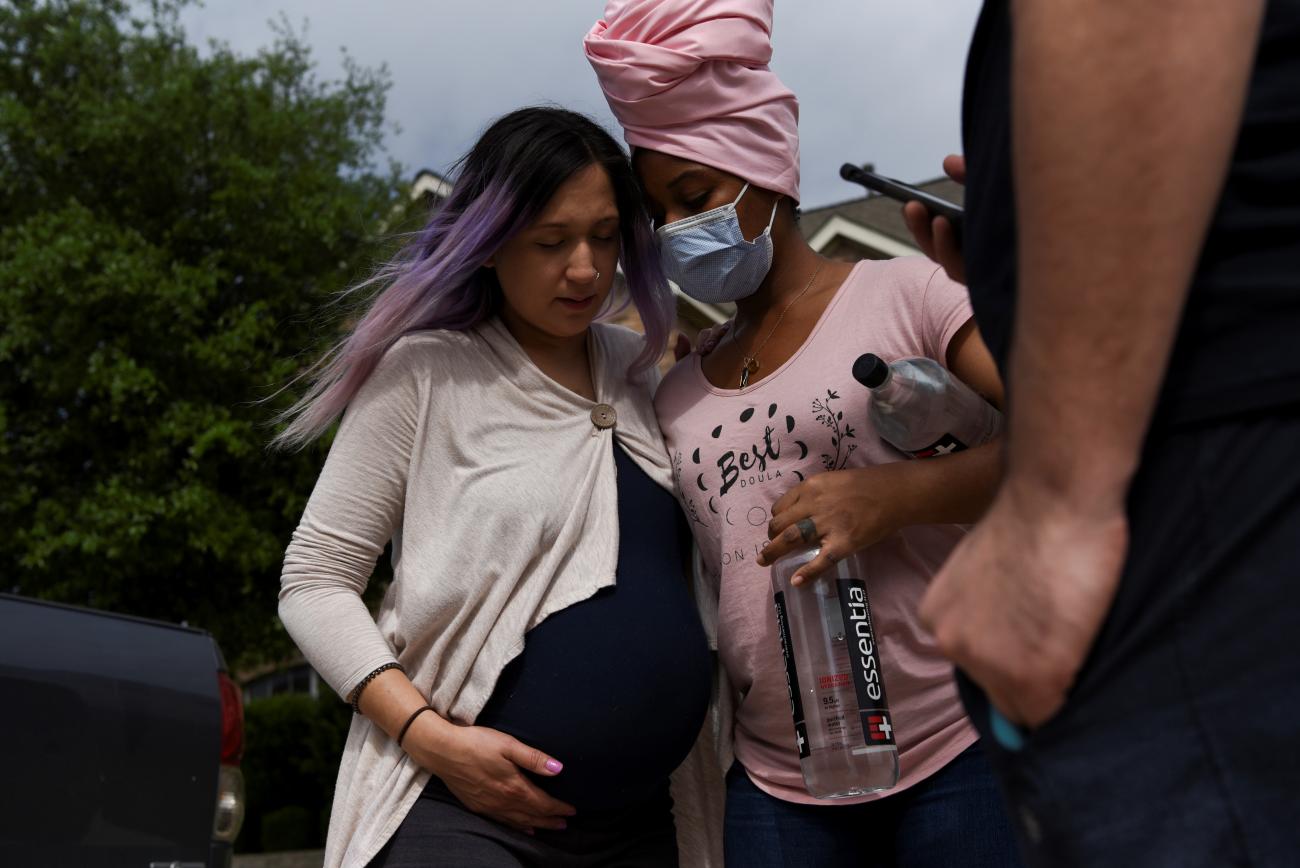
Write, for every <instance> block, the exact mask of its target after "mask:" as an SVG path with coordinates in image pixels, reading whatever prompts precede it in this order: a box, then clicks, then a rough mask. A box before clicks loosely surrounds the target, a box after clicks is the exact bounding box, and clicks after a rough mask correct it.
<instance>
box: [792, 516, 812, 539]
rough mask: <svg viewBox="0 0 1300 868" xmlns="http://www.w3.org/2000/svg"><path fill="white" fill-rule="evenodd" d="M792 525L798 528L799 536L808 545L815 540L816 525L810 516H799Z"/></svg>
mask: <svg viewBox="0 0 1300 868" xmlns="http://www.w3.org/2000/svg"><path fill="white" fill-rule="evenodd" d="M794 526H795V527H797V528H799V537H800V538H801V539H802V540H803V541H804V542H806V543H808V545H813V544H814V543H816V542H817V525H816V524H814V523H813V520H812V519H811V518H801V519H799V520H798V521H796V522H795V523H794Z"/></svg>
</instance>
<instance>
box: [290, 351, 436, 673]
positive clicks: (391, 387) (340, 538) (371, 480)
mask: <svg viewBox="0 0 1300 868" xmlns="http://www.w3.org/2000/svg"><path fill="white" fill-rule="evenodd" d="M418 351H419V348H418V347H417V346H412V345H411V344H408V343H405V342H399V343H398V344H397V345H395V346H394V347H393V348H392V349H391V350H389V352H388V353H387V354H386V355H385V356H384V358H383V359H382V360H381V361H380V363H379V365H378V367H377V368H376V369H375V371H374V372H373V373H372V374H371V375H370V378H369V379H368V380H367V381H366V382H365V384H364V385H363V386H362V388H361V390H360V391H359V392H358V393H357V395H356V396H355V397H354V398H353V400H352V402H351V403H350V404H349V405H348V409H347V412H346V413H345V414H344V417H343V421H342V422H341V423H340V425H339V429H338V433H337V435H336V436H335V438H334V443H333V445H332V446H331V448H330V452H329V457H328V458H327V459H326V461H325V466H324V468H323V469H322V470H321V474H320V478H319V479H317V481H316V487H315V489H314V490H313V491H312V494H311V498H310V500H309V501H308V503H307V508H306V510H305V511H304V512H303V516H302V520H301V521H300V522H299V524H298V528H297V530H295V531H294V534H293V540H292V542H290V544H289V547H288V549H287V551H286V552H285V556H284V570H283V573H282V574H281V578H280V606H279V610H280V619H281V621H283V622H284V626H285V629H287V630H288V631H289V635H290V636H292V637H293V640H294V641H295V642H296V643H297V644H298V647H299V648H300V649H301V650H302V653H303V655H304V656H305V657H306V658H307V661H308V662H309V663H311V665H312V666H313V667H314V668H315V669H316V671H317V672H319V673H320V675H321V677H322V678H324V679H325V681H326V682H328V683H329V685H330V686H331V687H332V688H334V690H335V691H337V692H338V694H339V695H340V696H342V697H344V698H347V697H348V695H349V694H350V693H351V691H352V690H353V689H354V688H355V687H356V686H357V684H358V683H359V682H360V681H361V679H363V678H364V677H365V676H366V675H368V674H369V673H371V672H373V671H374V670H375V669H377V668H378V667H380V666H382V665H383V664H385V663H390V662H394V661H395V659H396V658H395V656H394V653H393V649H392V648H390V647H389V645H388V643H387V642H386V641H385V639H384V637H383V635H382V634H381V632H380V630H379V628H378V627H377V626H376V624H375V621H374V618H373V617H372V616H371V614H370V612H369V611H368V610H367V609H366V606H365V604H364V603H363V602H362V600H361V594H362V592H363V591H364V590H365V588H366V584H367V582H368V581H369V579H370V575H371V573H372V571H373V570H374V566H375V562H376V560H378V558H379V556H380V554H381V553H382V552H383V550H384V546H385V545H386V544H387V543H388V541H389V540H390V539H392V537H393V534H394V532H395V531H396V530H397V529H398V528H399V527H400V525H401V522H402V513H403V505H404V503H405V499H406V480H407V474H408V470H409V467H410V463H411V454H412V449H413V448H414V443H415V438H416V432H417V430H418V428H419V417H420V413H421V407H422V406H423V401H422V399H421V394H420V393H421V387H420V383H419V382H418V378H417V377H416V369H417V362H416V361H415V359H414V356H415V355H417V354H418Z"/></svg>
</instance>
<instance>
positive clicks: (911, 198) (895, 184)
mask: <svg viewBox="0 0 1300 868" xmlns="http://www.w3.org/2000/svg"><path fill="white" fill-rule="evenodd" d="M840 177H841V178H843V179H844V180H846V181H852V182H854V183H855V184H861V185H862V186H864V187H866V188H867V189H868V190H874V191H875V192H877V193H880V194H881V195H882V196H888V197H889V198H890V199H895V200H897V201H899V202H903V203H907V202H920V203H921V204H922V205H924V206H925V210H927V211H929V212H930V216H932V217H947V218H948V220H949V221H950V222H951V223H952V225H953V228H954V229H956V230H958V232H960V231H961V219H962V214H963V211H962V208H961V206H960V205H957V204H955V203H953V202H949V201H948V200H947V199H940V198H939V197H938V196H934V195H931V194H930V193H927V192H925V191H924V190H922V189H920V188H919V187H913V186H912V185H911V184H904V183H903V182H902V181H896V180H894V179H893V178H886V177H885V176H884V175H878V174H876V173H875V172H871V171H868V170H866V169H863V168H862V167H860V166H855V165H853V164H852V163H845V164H844V165H843V166H840Z"/></svg>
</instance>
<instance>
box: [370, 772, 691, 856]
mask: <svg viewBox="0 0 1300 868" xmlns="http://www.w3.org/2000/svg"><path fill="white" fill-rule="evenodd" d="M443 865H445V866H454V868H677V834H676V830H675V828H674V826H673V816H672V799H671V798H669V796H668V786H667V781H665V782H664V791H663V793H662V794H661V795H657V796H656V797H655V798H653V799H651V800H649V801H648V802H646V803H644V804H640V805H636V806H633V807H629V808H626V809H622V810H618V811H610V812H582V813H579V815H578V816H575V817H570V818H569V827H568V828H567V829H565V830H564V831H562V832H555V831H549V830H546V829H538V830H537V834H536V835H525V834H523V833H522V832H516V831H515V830H514V829H511V828H509V827H507V826H503V825H501V824H500V823H497V822H494V821H492V820H489V819H487V818H486V817H481V816H479V815H478V814H475V813H473V812H471V811H470V810H469V809H468V808H466V807H465V806H464V805H462V804H461V803H460V801H459V800H458V799H457V798H456V797H455V796H454V795H452V793H451V791H450V790H448V789H447V787H446V785H445V784H443V783H442V781H440V780H438V779H437V778H431V779H430V781H429V785H428V786H427V787H426V788H425V790H424V793H423V794H422V795H421V796H420V798H419V799H417V800H416V802H415V805H414V806H413V807H412V808H411V811H410V813H409V814H407V815H406V819H404V820H403V821H402V825H401V826H399V827H398V829H397V831H396V832H395V833H394V834H393V837H392V838H391V839H390V840H389V842H388V843H387V844H386V845H385V846H384V849H382V850H380V851H379V855H377V856H376V857H375V858H374V860H373V861H372V862H371V863H370V868H430V866H443Z"/></svg>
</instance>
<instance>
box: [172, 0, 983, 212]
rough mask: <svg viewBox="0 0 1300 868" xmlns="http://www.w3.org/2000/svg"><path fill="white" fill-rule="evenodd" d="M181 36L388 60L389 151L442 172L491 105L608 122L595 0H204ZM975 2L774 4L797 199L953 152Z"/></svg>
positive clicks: (908, 175) (820, 199) (931, 163)
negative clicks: (303, 43)
mask: <svg viewBox="0 0 1300 868" xmlns="http://www.w3.org/2000/svg"><path fill="white" fill-rule="evenodd" d="M206 3H207V5H206V6H205V7H203V8H197V9H191V10H189V11H187V12H186V14H185V15H184V16H183V21H184V23H185V26H186V29H187V30H188V31H189V34H190V37H191V39H193V40H194V41H197V42H206V41H207V40H208V39H209V38H216V39H220V40H223V41H226V42H228V43H230V45H231V47H233V48H234V49H235V50H237V51H240V52H247V53H251V52H253V51H255V50H256V49H257V48H259V47H261V46H263V45H266V44H268V43H269V42H270V41H271V39H272V33H271V28H270V26H269V25H268V22H269V21H270V19H271V18H272V17H275V16H277V15H278V14H279V13H281V12H283V13H284V14H285V15H287V16H288V19H289V21H290V23H291V24H293V25H294V26H295V27H297V28H299V29H300V30H301V28H302V25H303V23H304V22H306V28H307V29H306V37H307V41H308V42H309V43H310V44H311V45H312V46H313V49H314V53H315V57H316V60H317V63H318V64H319V69H320V72H321V74H322V75H323V76H324V77H327V78H333V77H337V76H338V75H339V73H340V70H341V68H342V64H341V61H340V57H341V55H340V49H341V48H343V47H346V48H347V50H348V52H349V53H350V54H351V55H352V56H353V57H355V58H356V59H357V60H358V61H360V62H361V63H362V64H363V65H365V66H379V65H380V64H385V63H386V64H387V65H388V68H389V70H390V72H391V75H392V82H393V87H392V90H391V92H390V94H389V102H388V119H389V122H390V124H392V125H395V126H396V127H398V128H400V129H395V130H393V131H391V132H390V133H389V136H388V142H387V144H388V150H389V152H390V153H391V155H392V156H393V157H395V158H396V159H398V160H399V161H400V162H401V163H402V164H403V165H404V166H405V167H406V168H407V169H409V170H410V171H412V172H414V171H415V170H417V169H420V168H430V169H433V170H434V171H439V172H441V171H443V170H445V169H446V167H447V166H448V165H449V164H450V163H451V162H452V161H453V160H455V159H456V157H458V156H459V155H460V154H461V153H462V152H463V151H465V150H466V149H468V147H469V146H470V145H471V144H472V143H473V141H474V139H475V137H476V136H477V135H478V134H479V133H480V132H481V131H482V130H483V128H484V127H485V126H486V125H487V123H488V122H489V121H490V120H491V119H492V118H494V117H496V116H498V115H500V114H503V113H505V112H508V111H510V110H511V109H514V108H518V107H519V106H523V105H529V104H533V103H538V102H554V103H559V104H561V105H564V106H566V107H568V108H572V109H576V110H578V111H581V112H584V113H586V114H589V115H591V116H593V117H595V118H596V119H597V120H598V121H599V122H601V123H603V124H604V125H605V126H606V127H608V128H609V129H610V130H611V131H613V132H615V133H616V135H617V137H618V138H619V139H620V140H621V138H622V137H621V135H619V134H618V128H617V125H616V124H615V122H614V118H613V115H611V114H610V113H609V109H608V108H607V107H606V105H605V100H604V98H603V97H602V96H601V94H600V90H599V88H598V87H597V86H596V78H595V75H594V74H593V73H592V71H591V67H590V66H589V65H588V64H587V61H586V58H585V57H584V55H583V53H582V37H583V36H584V35H585V34H586V32H587V30H588V29H590V27H591V25H592V23H593V22H595V21H596V19H597V18H599V17H600V14H601V11H602V10H603V9H604V2H603V0H494V2H483V0H433V2H430V0H424V2H420V0H365V2H363V0H206ZM978 9H979V0H778V2H777V4H776V22H775V25H774V31H775V32H774V34H773V41H774V45H775V56H774V57H773V60H772V68H773V69H774V70H775V71H776V73H777V74H778V75H779V76H780V77H781V78H782V80H783V81H784V82H785V83H786V84H787V85H788V86H789V87H790V88H791V89H792V90H793V91H794V92H795V94H797V95H798V97H799V102H800V123H799V129H800V136H801V147H802V149H803V183H802V188H803V205H804V207H805V208H809V207H816V206H818V205H825V204H829V203H831V202H837V201H841V200H844V199H849V198H853V197H854V196H857V195H860V192H861V191H860V189H859V188H856V187H854V186H852V185H849V184H846V183H845V182H843V181H841V180H840V179H839V174H838V170H839V166H840V164H841V163H842V162H844V161H846V160H851V161H854V162H859V163H861V162H868V161H869V162H874V163H875V164H876V168H877V170H878V171H880V172H883V173H885V174H888V175H894V176H896V177H899V178H902V179H904V180H909V181H916V180H922V179H927V178H932V177H935V176H937V175H939V174H941V172H942V169H941V167H940V160H942V159H943V156H944V155H945V154H948V153H952V152H956V151H958V150H960V142H961V137H960V103H961V78H962V70H963V67H964V65H965V62H966V48H967V45H968V43H969V41H970V34H971V31H972V29H973V28H974V24H975V17H976V14H977V12H978Z"/></svg>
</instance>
